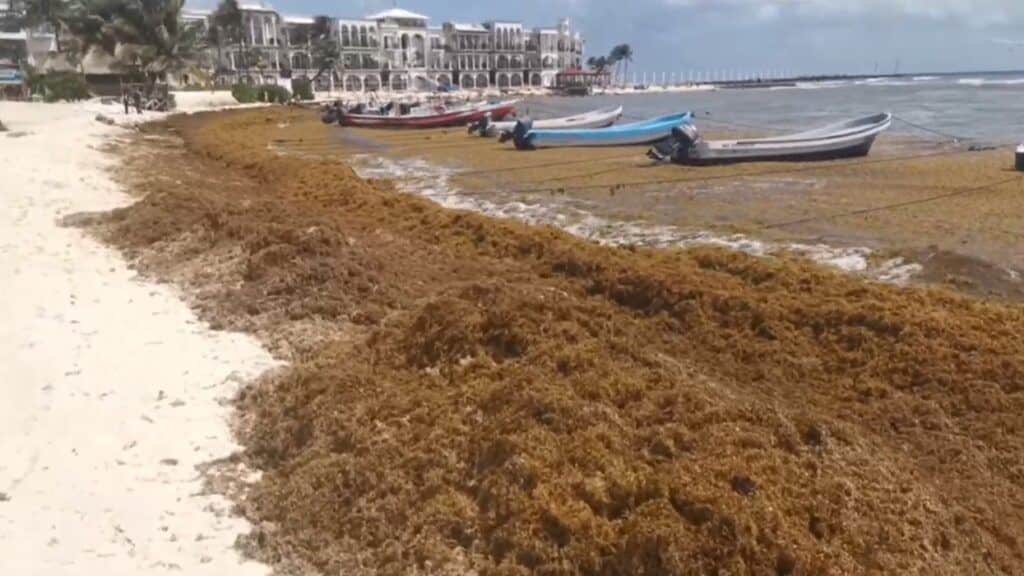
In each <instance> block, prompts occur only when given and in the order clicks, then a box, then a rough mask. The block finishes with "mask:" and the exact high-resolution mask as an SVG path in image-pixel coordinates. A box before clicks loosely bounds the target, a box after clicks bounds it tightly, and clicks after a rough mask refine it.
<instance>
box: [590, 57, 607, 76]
mask: <svg viewBox="0 0 1024 576" xmlns="http://www.w3.org/2000/svg"><path fill="white" fill-rule="evenodd" d="M610 63H611V62H610V61H609V60H608V57H607V56H598V57H596V58H595V57H594V56H591V57H590V58H587V66H589V67H590V68H591V69H593V70H594V71H595V72H597V73H598V74H601V73H603V72H604V71H605V70H607V69H608V65H609V64H610Z"/></svg>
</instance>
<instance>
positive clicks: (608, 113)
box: [481, 106, 622, 136]
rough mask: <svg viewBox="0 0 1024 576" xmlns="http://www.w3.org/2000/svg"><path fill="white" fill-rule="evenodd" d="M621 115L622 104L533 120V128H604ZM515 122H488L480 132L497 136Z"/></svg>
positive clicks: (513, 127) (508, 129)
mask: <svg viewBox="0 0 1024 576" xmlns="http://www.w3.org/2000/svg"><path fill="white" fill-rule="evenodd" d="M621 117H622V106H619V107H616V108H608V109H603V110H593V111H591V112H586V113H584V114H577V115H575V116H567V117H564V118H549V119H546V120H535V121H534V122H533V129H534V130H559V129H569V128H575V129H593V128H606V127H608V126H611V125H612V124H615V122H617V121H618V119H619V118H621ZM515 126H516V122H514V121H505V122H489V123H488V124H487V126H486V128H484V129H483V131H482V132H481V135H482V136H497V135H499V134H501V133H503V132H512V130H514V129H515Z"/></svg>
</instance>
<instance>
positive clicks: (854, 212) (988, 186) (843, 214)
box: [760, 176, 1024, 230]
mask: <svg viewBox="0 0 1024 576" xmlns="http://www.w3.org/2000/svg"><path fill="white" fill-rule="evenodd" d="M1022 179H1024V177H1021V176H1013V177H1010V178H1006V179H1005V180H1000V181H998V182H990V183H988V184H982V185H981V186H972V187H968V188H959V189H957V190H954V191H952V192H947V193H945V194H937V195H935V196H928V197H926V198H918V199H916V200H907V201H904V202H896V203H894V204H885V205H882V206H873V207H871V208H860V209H857V210H850V211H847V212H839V213H837V214H829V215H826V216H809V217H807V218H797V219H795V220H786V221H783V222H775V223H773V224H765V225H763V226H761V227H760V229H762V230H770V229H774V228H786V227H789V226H795V225H797V224H806V223H808V222H815V221H824V220H834V219H836V218H843V217H846V216H860V215H863V214H871V213H873V212H882V211H885V210H895V209H897V208H904V207H907V206H916V205H918V204H926V203H929V202H935V201H938V200H945V199H947V198H953V197H954V196H962V195H964V194H971V193H974V192H983V191H986V190H991V189H994V188H998V187H1000V186H1002V185H1004V184H1009V183H1011V182H1016V181H1019V180H1022Z"/></svg>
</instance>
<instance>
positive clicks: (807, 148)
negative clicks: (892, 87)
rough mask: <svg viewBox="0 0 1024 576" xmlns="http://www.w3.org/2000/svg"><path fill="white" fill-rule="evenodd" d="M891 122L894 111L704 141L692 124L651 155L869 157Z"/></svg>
mask: <svg viewBox="0 0 1024 576" xmlns="http://www.w3.org/2000/svg"><path fill="white" fill-rule="evenodd" d="M891 125H892V114H873V115H871V116H865V117H863V118H857V119H854V120H847V121H845V122H839V123H837V124H831V125H829V126H825V127H823V128H817V129H814V130H808V131H806V132H798V133H796V134H789V135H786V136H776V137H772V138H753V139H747V140H705V139H704V138H703V137H701V135H700V132H699V131H698V130H697V127H696V126H694V125H693V124H689V125H686V126H682V127H680V128H678V129H676V130H673V131H672V139H671V140H670V141H668V142H663V143H661V144H660V145H658V146H655V147H654V148H652V149H651V151H650V152H648V156H650V157H652V158H655V159H658V160H672V161H673V162H676V163H679V164H696V165H700V164H729V163H735V162H783V161H790V162H794V161H795V162H800V161H812V160H836V159H840V158H858V157H862V156H867V155H868V153H869V152H870V151H871V146H872V145H873V144H874V143H875V138H877V137H878V135H879V134H881V133H882V132H885V131H886V130H888V129H889V126H891Z"/></svg>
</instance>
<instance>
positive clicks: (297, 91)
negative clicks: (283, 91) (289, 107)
mask: <svg viewBox="0 0 1024 576" xmlns="http://www.w3.org/2000/svg"><path fill="white" fill-rule="evenodd" d="M292 93H293V94H294V95H295V99H296V100H312V99H313V82H312V81H310V79H309V78H294V79H292Z"/></svg>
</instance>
